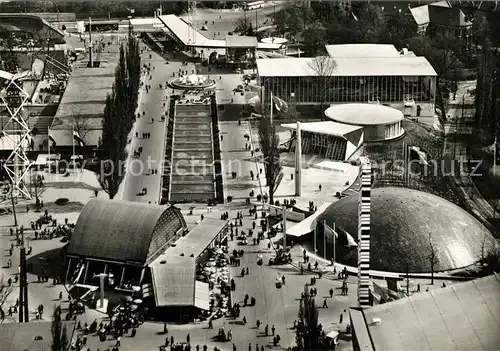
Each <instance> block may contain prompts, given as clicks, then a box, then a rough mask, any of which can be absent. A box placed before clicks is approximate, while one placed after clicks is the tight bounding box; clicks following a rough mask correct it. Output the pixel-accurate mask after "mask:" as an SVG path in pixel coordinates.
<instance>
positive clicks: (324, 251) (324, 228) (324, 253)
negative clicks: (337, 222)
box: [323, 225, 326, 260]
mask: <svg viewBox="0 0 500 351" xmlns="http://www.w3.org/2000/svg"><path fill="white" fill-rule="evenodd" d="M323 258H324V259H325V260H326V227H325V226H324V225H323Z"/></svg>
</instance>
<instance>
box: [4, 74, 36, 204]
mask: <svg viewBox="0 0 500 351" xmlns="http://www.w3.org/2000/svg"><path fill="white" fill-rule="evenodd" d="M29 73H30V72H24V73H21V74H11V73H8V72H4V71H0V78H3V79H4V80H7V83H6V84H4V87H3V89H2V92H1V94H0V98H1V99H2V102H3V104H4V106H5V107H6V109H7V113H8V114H9V121H8V123H6V124H5V125H3V126H2V134H3V136H4V137H6V138H8V139H10V141H11V143H12V146H13V149H12V152H11V154H10V155H9V157H8V158H7V160H6V161H5V163H4V165H3V167H4V169H5V171H6V173H7V176H8V177H9V180H10V182H11V184H12V185H13V196H19V195H22V196H24V197H26V198H28V199H31V194H30V192H29V191H28V189H27V187H26V181H25V178H26V175H27V174H28V171H29V169H30V166H31V162H30V161H29V159H28V157H27V155H26V149H27V148H28V147H29V145H30V144H31V136H30V128H29V126H28V124H27V123H26V120H25V118H24V105H25V104H26V102H27V101H28V99H29V97H30V96H29V94H28V93H27V92H26V91H25V90H24V88H23V86H22V83H21V79H22V78H24V77H26V76H27V75H28V74H29ZM9 94H12V95H9Z"/></svg>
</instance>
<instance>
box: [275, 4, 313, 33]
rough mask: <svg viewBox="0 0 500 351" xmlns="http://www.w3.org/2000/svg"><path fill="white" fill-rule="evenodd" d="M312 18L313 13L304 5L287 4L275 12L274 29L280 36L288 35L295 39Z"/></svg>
mask: <svg viewBox="0 0 500 351" xmlns="http://www.w3.org/2000/svg"><path fill="white" fill-rule="evenodd" d="M313 17H314V13H313V12H312V11H311V9H310V8H309V6H305V5H304V3H302V2H295V3H294V2H287V3H286V5H285V6H284V7H283V8H282V9H281V10H280V11H278V12H276V17H275V19H276V23H275V24H276V29H277V30H278V32H279V33H280V34H286V33H290V35H291V36H292V38H295V37H296V36H297V34H298V33H301V32H302V31H303V30H304V29H305V27H306V23H309V22H310V21H311V20H312V19H313Z"/></svg>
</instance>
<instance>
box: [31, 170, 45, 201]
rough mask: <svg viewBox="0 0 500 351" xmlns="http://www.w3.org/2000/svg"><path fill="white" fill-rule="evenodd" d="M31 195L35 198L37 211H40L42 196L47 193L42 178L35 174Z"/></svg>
mask: <svg viewBox="0 0 500 351" xmlns="http://www.w3.org/2000/svg"><path fill="white" fill-rule="evenodd" d="M30 191H31V195H32V196H34V197H35V204H36V208H37V210H39V209H40V196H41V195H42V194H43V192H44V191H45V186H44V185H43V181H42V177H41V176H40V175H39V174H37V173H35V174H33V175H32V176H31V187H30Z"/></svg>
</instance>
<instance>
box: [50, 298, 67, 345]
mask: <svg viewBox="0 0 500 351" xmlns="http://www.w3.org/2000/svg"><path fill="white" fill-rule="evenodd" d="M50 330H51V333H52V347H51V350H52V351H64V350H65V348H64V346H65V345H63V344H62V342H61V341H63V339H62V336H63V333H62V331H63V330H62V320H61V307H60V306H57V307H54V312H53V313H52V325H51V327H50ZM66 340H67V337H66Z"/></svg>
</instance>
